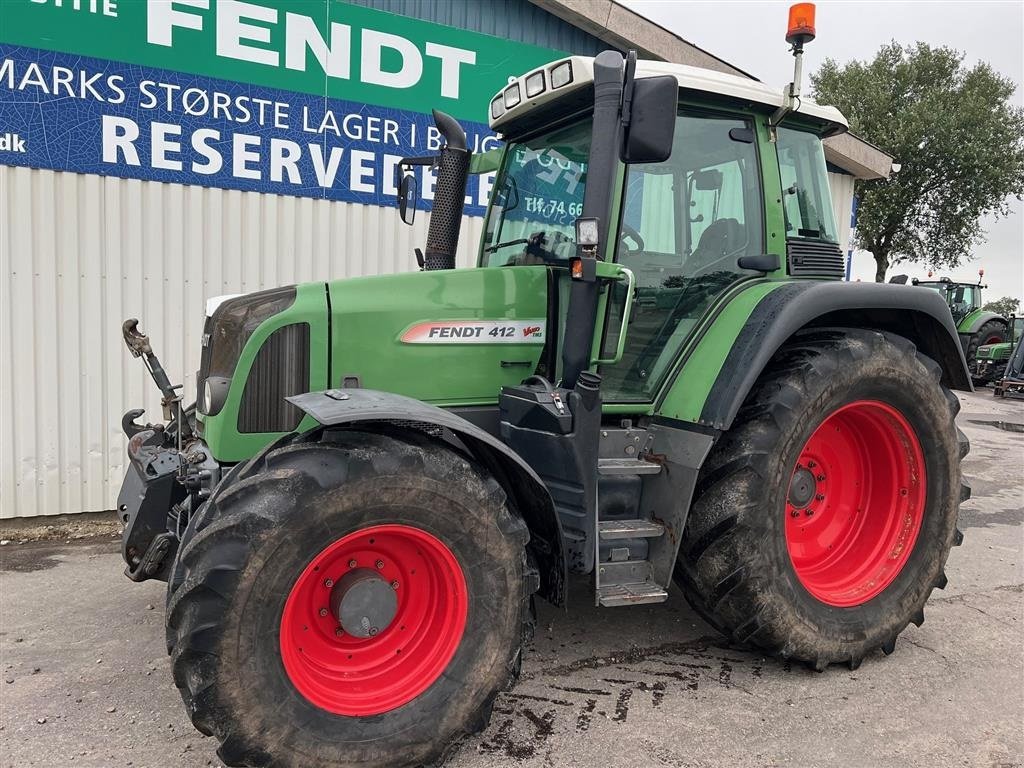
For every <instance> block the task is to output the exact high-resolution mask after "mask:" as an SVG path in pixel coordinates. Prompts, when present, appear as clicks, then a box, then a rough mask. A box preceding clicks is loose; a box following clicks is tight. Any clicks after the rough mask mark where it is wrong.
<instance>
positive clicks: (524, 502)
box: [288, 389, 566, 605]
mask: <svg viewBox="0 0 1024 768" xmlns="http://www.w3.org/2000/svg"><path fill="white" fill-rule="evenodd" d="M288 401H289V402H291V403H292V404H294V405H296V406H298V407H299V408H301V409H302V410H303V411H305V412H306V413H307V414H309V415H310V416H312V417H313V418H314V419H315V420H316V421H317V422H319V423H320V424H322V425H323V426H325V427H334V426H342V425H350V424H373V423H376V424H390V425H397V426H402V423H403V422H410V421H412V422H418V423H420V424H429V425H433V426H436V427H441V428H443V429H445V430H448V431H449V432H451V433H452V434H454V436H455V437H456V438H457V439H458V441H459V442H460V443H461V444H462V445H463V446H465V448H466V450H467V451H468V452H469V453H470V454H471V455H472V456H473V457H474V458H475V459H476V460H477V461H479V462H480V463H481V464H482V465H483V466H484V467H485V468H486V469H487V470H488V471H489V472H490V473H491V474H492V475H493V476H494V478H495V479H496V480H497V481H498V482H499V483H501V485H502V488H503V489H504V490H505V493H506V494H507V496H508V498H509V500H510V501H511V502H512V504H513V505H514V506H515V508H516V511H518V512H519V514H520V515H522V517H523V520H524V521H525V522H526V525H527V527H528V528H529V529H530V544H529V545H528V546H529V549H530V552H531V553H532V554H533V556H534V558H535V559H536V561H537V567H538V569H539V570H540V580H541V584H540V594H541V596H542V597H544V598H545V599H547V600H548V601H550V602H552V603H554V604H555V605H562V604H564V602H565V582H566V561H565V554H564V553H565V546H564V541H563V538H562V525H561V522H560V521H559V519H558V515H557V513H556V512H555V506H554V503H553V502H552V501H551V496H550V494H549V493H548V490H547V488H546V487H545V486H544V483H543V481H541V479H540V478H539V477H538V476H537V473H536V472H534V471H533V470H532V469H531V468H530V467H529V465H528V464H526V462H524V461H523V460H522V459H521V458H520V457H519V456H518V454H516V453H515V452H514V451H513V450H512V449H511V448H509V447H508V446H507V445H505V444H504V443H502V442H501V441H500V440H498V439H497V438H496V437H494V436H493V435H491V434H490V433H488V432H485V431H484V430H483V429H481V428H480V427H478V426H476V425H475V424H472V423H471V422H469V421H467V420H466V419H464V418H462V417H461V416H459V415H457V414H455V413H452V412H451V411H446V410H444V409H443V408H438V407H437V406H434V405H430V404H429V403H424V402H423V401H422V400H416V399H414V398H411V397H406V396H404V395H396V394H393V393H391V392H380V391H377V390H372V389H329V390H327V391H325V392H307V393H305V394H302V395H295V396H294V397H289V398H288Z"/></svg>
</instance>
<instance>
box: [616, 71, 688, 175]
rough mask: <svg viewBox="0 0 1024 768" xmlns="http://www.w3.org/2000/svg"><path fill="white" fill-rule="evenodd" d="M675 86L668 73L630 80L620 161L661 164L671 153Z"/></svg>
mask: <svg viewBox="0 0 1024 768" xmlns="http://www.w3.org/2000/svg"><path fill="white" fill-rule="evenodd" d="M678 102H679V85H678V84H677V83H676V79H675V78H674V77H672V76H671V75H659V76H658V77H644V78H639V79H637V80H634V81H633V99H632V105H631V113H630V121H629V129H628V132H627V133H626V138H625V141H624V142H623V145H622V155H621V157H622V162H624V163H661V162H664V161H665V160H668V158H669V155H671V154H672V139H673V137H674V136H675V132H676V108H677V105H678Z"/></svg>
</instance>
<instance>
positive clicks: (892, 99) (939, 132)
mask: <svg viewBox="0 0 1024 768" xmlns="http://www.w3.org/2000/svg"><path fill="white" fill-rule="evenodd" d="M811 83H812V85H813V88H814V94H815V98H816V100H817V101H819V102H821V103H823V104H834V105H835V106H837V107H839V109H840V110H842V112H843V114H845V115H846V117H847V119H848V120H849V121H850V129H851V130H852V131H854V132H855V133H857V134H858V135H860V136H861V137H863V138H865V139H867V140H868V141H870V142H871V143H873V144H875V145H877V146H879V147H881V148H882V149H883V150H885V151H886V152H888V153H889V154H891V155H892V156H893V157H894V158H895V160H894V162H895V163H899V164H900V165H901V166H902V167H901V169H900V171H899V173H894V174H892V176H891V177H890V178H889V179H888V180H875V181H867V182H857V195H858V197H859V198H860V205H859V208H858V212H857V238H856V245H857V247H860V248H863V249H865V250H868V251H870V252H871V253H872V254H873V255H874V257H875V263H876V265H877V267H876V271H875V280H877V281H878V282H882V281H883V280H885V273H886V270H887V269H888V268H889V267H890V266H891V265H895V264H899V263H900V262H924V263H926V264H928V265H931V266H933V267H949V268H952V267H956V266H957V265H958V264H959V263H960V261H961V260H963V259H965V258H966V259H969V258H970V255H969V254H970V253H971V251H972V249H973V247H974V246H975V244H977V243H978V242H980V241H982V240H983V239H984V232H983V231H982V229H981V226H980V224H979V220H980V219H981V217H982V216H985V215H987V214H995V215H996V216H997V217H998V216H1005V215H1006V214H1007V213H1008V212H1009V204H1008V202H1009V197H1010V196H1016V197H1018V198H1020V197H1021V196H1022V195H1024V109H1021V108H1019V107H1015V106H1013V105H1012V104H1011V102H1010V99H1011V97H1012V96H1013V92H1014V89H1015V86H1014V83H1013V81H1012V80H1010V79H1009V78H1006V77H1003V76H1002V75H1000V74H999V73H997V72H995V71H994V70H993V69H992V67H990V66H989V65H988V64H985V63H979V64H976V65H975V66H973V67H971V68H968V67H966V66H965V65H964V62H963V54H961V53H959V52H957V51H954V50H952V49H950V48H944V47H938V48H933V47H931V46H929V45H927V44H925V43H917V45H916V46H912V47H906V48H905V47H903V46H901V45H899V44H897V43H895V42H893V43H891V44H889V45H885V46H883V47H882V48H881V49H880V50H879V51H878V53H877V54H876V55H875V57H874V59H872V60H871V61H851V62H849V63H847V64H843V65H840V64H837V63H836V62H835V61H834V60H832V59H827V60H826V61H825V63H824V64H822V66H821V68H820V69H819V70H818V71H817V72H816V73H815V74H814V75H812V76H811Z"/></svg>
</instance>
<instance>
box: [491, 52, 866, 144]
mask: <svg viewBox="0 0 1024 768" xmlns="http://www.w3.org/2000/svg"><path fill="white" fill-rule="evenodd" d="M566 61H568V62H570V65H571V67H572V81H571V82H570V83H568V84H567V85H563V86H562V87H560V88H556V89H552V88H551V87H550V85H551V80H550V75H551V72H552V70H554V69H556V68H557V67H559V66H560V65H562V64H563V63H564V62H566ZM538 72H544V78H545V79H544V83H545V89H544V91H543V92H541V93H540V94H539V95H537V96H535V97H530V98H526V97H525V94H526V79H527V78H529V77H530V76H531V75H536V74H537V73H538ZM658 75H671V76H672V77H674V78H675V79H676V82H678V83H679V87H680V88H684V89H686V90H690V91H699V92H701V93H709V94H718V95H721V96H726V97H729V98H734V99H738V100H740V101H747V102H753V103H755V104H763V105H765V106H767V107H771V108H772V109H776V108H778V107H780V106H782V102H783V95H782V91H781V90H776V89H774V88H770V87H769V86H767V85H765V84H764V83H761V82H758V81H757V80H751V79H749V78H745V77H739V76H738V75H730V74H726V73H724V72H716V71H714V70H710V69H703V68H702V67H692V66H689V65H686V64H672V63H670V62H666V61H645V60H640V61H637V64H636V76H637V77H638V78H642V77H656V76H658ZM593 80H594V59H593V58H592V57H589V56H570V57H569V58H568V59H559V60H558V61H554V62H551V63H550V64H546V65H545V66H543V67H540V68H539V69H535V70H531V71H530V72H527V73H526V74H524V75H523V76H521V77H518V78H516V83H518V85H519V89H520V94H521V95H522V97H523V98H522V100H521V101H520V102H519V103H518V104H516V105H515V106H512V107H510V108H507V109H504V110H503V111H502V112H501V113H500V114H498V116H497V117H495V112H494V111H491V112H490V113H489V118H490V125H491V128H492V129H494V130H496V131H500V130H501V127H502V126H503V125H506V124H507V123H509V122H511V121H512V120H514V119H516V118H518V117H521V116H523V115H525V114H526V113H528V112H529V111H530V110H531V109H532V108H533V107H535V106H538V105H540V104H543V103H546V102H549V101H553V100H555V99H558V98H560V97H562V96H563V95H564V94H566V93H570V92H572V91H576V90H578V89H579V88H582V87H584V86H589V85H590V83H592V82H593ZM516 83H512V82H511V81H510V86H511V85H515V84H516ZM508 87H509V86H506V88H508ZM504 92H505V88H503V89H502V90H501V91H499V93H498V94H497V95H496V97H495V99H497V98H498V97H501V96H502V95H503V94H504ZM492 103H493V101H492ZM794 112H795V113H796V114H803V115H808V116H810V117H814V118H816V119H819V120H822V121H825V122H827V123H832V124H833V125H835V126H836V127H837V128H840V129H841V130H846V129H847V128H848V127H849V125H848V123H847V122H846V118H845V117H843V114H842V113H841V112H840V111H839V110H838V109H836V108H835V107H826V106H821V105H819V104H815V103H814V102H813V101H811V100H810V99H801V100H800V106H799V108H798V109H796V110H794Z"/></svg>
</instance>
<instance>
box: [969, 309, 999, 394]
mask: <svg viewBox="0 0 1024 768" xmlns="http://www.w3.org/2000/svg"><path fill="white" fill-rule="evenodd" d="M1004 341H1006V325H1004V324H1003V323H1000V322H999V321H998V320H989V321H988V322H987V323H984V324H983V325H982V326H981V328H979V329H978V330H977V331H976V332H975V333H974V334H973V335H972V336H971V337H970V338H969V339H968V340H967V349H965V350H964V356H965V357H966V358H967V369H968V370H969V371H970V372H971V380H972V381H973V382H974V384H975V385H976V386H984V385H985V384H987V383H988V382H987V381H981V380H979V379H977V378H976V377H975V375H974V374H975V373H976V372H977V369H978V347H981V346H984V345H985V344H1000V343H1002V342H1004Z"/></svg>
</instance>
